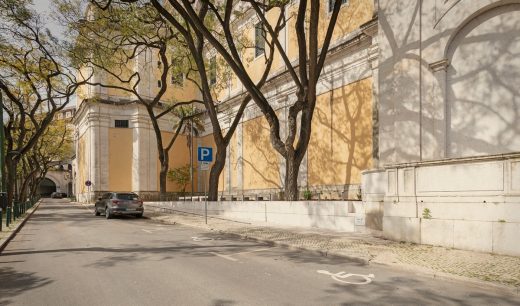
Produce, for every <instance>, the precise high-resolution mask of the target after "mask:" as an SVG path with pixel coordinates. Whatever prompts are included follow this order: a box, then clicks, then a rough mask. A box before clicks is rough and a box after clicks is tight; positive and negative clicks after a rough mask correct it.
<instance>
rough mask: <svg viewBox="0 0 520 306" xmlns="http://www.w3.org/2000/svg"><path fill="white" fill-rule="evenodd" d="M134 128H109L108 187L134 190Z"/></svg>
mask: <svg viewBox="0 0 520 306" xmlns="http://www.w3.org/2000/svg"><path fill="white" fill-rule="evenodd" d="M132 154H133V130H132V129H123V128H109V129H108V189H109V190H110V191H131V190H132Z"/></svg>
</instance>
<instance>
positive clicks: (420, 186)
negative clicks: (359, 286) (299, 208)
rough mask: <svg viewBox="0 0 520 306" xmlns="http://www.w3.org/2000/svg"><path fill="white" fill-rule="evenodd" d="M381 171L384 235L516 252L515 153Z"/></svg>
mask: <svg viewBox="0 0 520 306" xmlns="http://www.w3.org/2000/svg"><path fill="white" fill-rule="evenodd" d="M373 173H374V172H371V173H366V174H364V175H366V176H374V174H373ZM384 174H385V177H384V181H383V182H381V180H380V179H381V177H380V176H378V177H377V178H378V180H377V182H378V184H381V185H383V186H386V191H385V195H384V197H383V201H384V217H383V234H384V236H385V237H386V238H388V239H392V240H397V241H409V242H414V243H423V244H431V245H439V246H445V247H450V248H458V249H466V250H474V251H482V252H493V253H498V254H506V255H516V256H520V243H518V242H517V241H518V238H517V237H518V234H519V233H520V156H519V154H511V155H507V156H495V157H487V158H474V159H458V160H450V161H438V162H428V163H417V164H408V165H397V166H395V167H388V168H387V169H385V171H384ZM378 175H379V174H378ZM364 182H368V183H369V182H370V180H368V179H367V180H364ZM364 189H367V190H373V189H374V188H373V187H371V186H366V187H364ZM369 198H370V197H369Z"/></svg>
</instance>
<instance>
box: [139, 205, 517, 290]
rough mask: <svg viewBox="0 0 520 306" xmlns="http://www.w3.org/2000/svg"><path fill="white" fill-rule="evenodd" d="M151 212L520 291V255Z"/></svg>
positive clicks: (160, 219) (168, 219)
mask: <svg viewBox="0 0 520 306" xmlns="http://www.w3.org/2000/svg"><path fill="white" fill-rule="evenodd" d="M145 216H146V217H148V218H150V219H151V220H155V221H158V222H162V223H167V224H182V225H187V226H192V227H198V228H201V229H205V230H208V231H218V232H223V233H228V234H235V235H239V236H241V237H247V238H250V239H257V240H262V241H269V242H272V243H275V244H279V245H284V246H287V247H291V248H302V249H306V250H310V251H316V252H319V253H321V254H324V255H325V254H326V255H339V256H345V257H348V258H351V259H353V260H356V261H360V262H363V263H367V264H370V263H379V264H386V265H392V266H398V267H400V268H404V269H407V270H409V271H412V272H415V273H420V274H423V275H424V274H426V275H430V276H432V277H445V278H459V279H464V280H468V281H471V280H473V281H477V282H479V281H486V282H490V283H489V284H490V285H491V284H496V285H505V286H507V287H509V288H511V289H513V290H514V291H515V292H516V293H517V294H519V292H520V257H514V256H504V255H495V254H489V253H479V252H471V251H463V250H456V249H449V248H444V247H435V246H428V245H417V244H412V243H399V242H394V241H390V240H386V239H382V238H378V237H374V236H371V235H369V234H361V233H338V232H332V231H324V230H318V229H302V228H285V227H284V228H279V227H272V226H269V227H267V226H262V225H260V224H251V223H247V222H237V221H232V220H224V219H217V218H208V224H207V225H206V224H205V219H204V216H198V215H190V214H183V213H175V214H167V213H161V212H154V211H151V210H147V211H146V210H145Z"/></svg>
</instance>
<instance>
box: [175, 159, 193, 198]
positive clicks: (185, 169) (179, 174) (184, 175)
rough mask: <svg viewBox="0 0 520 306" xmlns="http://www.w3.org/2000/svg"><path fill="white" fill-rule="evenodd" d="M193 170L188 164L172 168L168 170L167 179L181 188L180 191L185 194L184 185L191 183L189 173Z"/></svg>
mask: <svg viewBox="0 0 520 306" xmlns="http://www.w3.org/2000/svg"><path fill="white" fill-rule="evenodd" d="M193 171H195V169H194V168H192V166H191V165H190V164H186V165H184V166H181V167H177V168H173V169H170V170H169V171H168V179H169V180H170V181H172V182H174V183H175V184H177V185H178V186H179V187H180V188H181V193H182V195H183V196H184V195H185V194H186V186H188V184H189V183H191V174H192V172H193Z"/></svg>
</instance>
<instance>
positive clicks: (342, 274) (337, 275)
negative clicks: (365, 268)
mask: <svg viewBox="0 0 520 306" xmlns="http://www.w3.org/2000/svg"><path fill="white" fill-rule="evenodd" d="M316 272H318V273H321V274H325V275H329V276H330V277H332V279H333V280H335V281H337V282H340V283H345V284H352V285H367V284H370V283H371V282H372V279H373V278H374V274H368V275H365V274H353V273H347V272H344V271H341V272H338V273H331V272H329V271H326V270H318V271H316ZM351 276H354V277H361V278H364V279H365V280H364V281H362V282H349V281H346V280H344V279H346V278H348V277H351Z"/></svg>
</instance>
